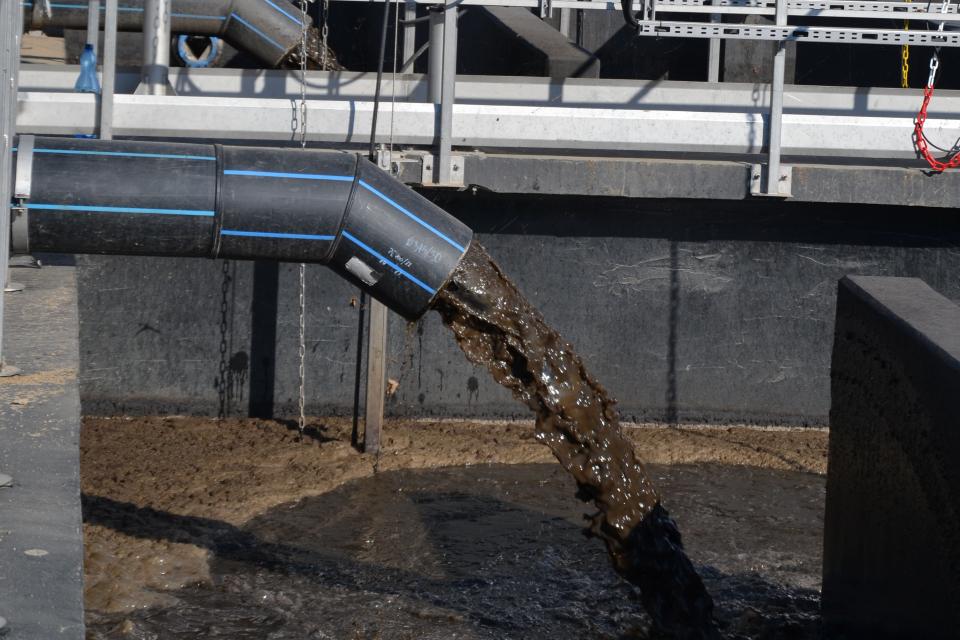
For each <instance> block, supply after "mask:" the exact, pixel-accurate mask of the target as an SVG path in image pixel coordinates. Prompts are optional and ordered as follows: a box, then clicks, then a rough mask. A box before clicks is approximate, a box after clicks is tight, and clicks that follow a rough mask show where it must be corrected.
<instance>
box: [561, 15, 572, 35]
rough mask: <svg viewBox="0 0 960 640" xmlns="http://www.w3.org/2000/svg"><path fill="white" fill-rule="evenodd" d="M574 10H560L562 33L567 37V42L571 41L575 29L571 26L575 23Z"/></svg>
mask: <svg viewBox="0 0 960 640" xmlns="http://www.w3.org/2000/svg"><path fill="white" fill-rule="evenodd" d="M572 18H573V9H560V33H562V34H563V35H565V36H566V37H567V40H569V39H570V35H571V32H572V31H573V29H572V28H571V25H572V23H573V19H572Z"/></svg>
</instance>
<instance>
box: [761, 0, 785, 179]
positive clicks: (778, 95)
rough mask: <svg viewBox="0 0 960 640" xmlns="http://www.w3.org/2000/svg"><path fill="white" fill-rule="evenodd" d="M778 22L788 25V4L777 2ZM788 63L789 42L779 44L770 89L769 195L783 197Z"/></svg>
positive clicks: (778, 0)
mask: <svg viewBox="0 0 960 640" xmlns="http://www.w3.org/2000/svg"><path fill="white" fill-rule="evenodd" d="M776 21H777V25H778V26H782V25H786V24H787V2H786V0H777V12H776ZM786 63H787V42H786V41H785V40H780V41H778V42H777V53H776V54H775V55H774V57H773V83H772V84H771V89H770V138H769V140H770V144H769V146H768V152H769V154H770V157H769V161H768V164H767V185H766V186H767V189H766V191H767V194H768V195H774V196H778V195H783V194H782V190H781V188H780V183H781V176H780V134H781V133H782V132H783V82H784V74H785V71H786Z"/></svg>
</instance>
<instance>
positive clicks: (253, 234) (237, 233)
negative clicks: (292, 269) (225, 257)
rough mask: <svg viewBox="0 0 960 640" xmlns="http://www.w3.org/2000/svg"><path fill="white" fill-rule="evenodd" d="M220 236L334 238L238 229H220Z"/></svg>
mask: <svg viewBox="0 0 960 640" xmlns="http://www.w3.org/2000/svg"><path fill="white" fill-rule="evenodd" d="M220 235H222V236H240V237H244V238H283V239H288V240H333V239H334V236H318V235H312V234H309V233H274V232H272V231H241V230H240V229H221V230H220Z"/></svg>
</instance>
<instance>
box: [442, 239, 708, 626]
mask: <svg viewBox="0 0 960 640" xmlns="http://www.w3.org/2000/svg"><path fill="white" fill-rule="evenodd" d="M434 308H435V309H436V310H437V311H439V313H440V315H441V316H442V317H443V321H444V323H445V324H446V325H447V326H448V327H450V329H451V330H452V331H453V333H454V335H455V336H456V339H457V342H458V344H459V345H460V348H461V349H462V350H463V352H464V353H465V354H466V355H467V358H469V359H470V361H472V362H474V363H476V364H479V365H483V366H485V367H486V368H487V369H488V370H489V371H490V373H491V374H492V375H493V378H494V379H495V380H496V381H497V382H498V383H499V384H501V385H503V386H504V387H506V388H508V389H510V391H512V392H513V394H514V396H516V397H517V399H519V400H521V401H522V402H523V403H524V404H526V405H527V406H528V407H530V409H532V410H533V411H534V413H536V416H537V421H536V425H537V426H536V437H537V439H538V440H539V441H540V442H542V443H543V444H545V445H547V446H548V447H550V449H551V451H553V454H554V455H555V456H556V457H557V460H559V461H560V464H561V465H563V467H564V468H565V469H566V470H567V471H568V472H569V473H570V474H571V475H572V476H573V477H574V479H575V480H576V482H577V487H578V491H577V496H578V497H579V498H580V499H582V500H584V501H593V503H594V505H596V507H597V512H596V513H595V514H593V515H591V516H588V517H587V519H588V520H589V521H590V525H589V527H588V529H587V532H588V534H589V535H592V536H596V537H598V538H600V539H601V540H603V542H604V544H605V545H606V547H607V552H608V553H609V555H610V559H611V561H612V562H613V566H614V568H615V569H616V570H617V572H618V573H620V575H622V576H623V577H624V578H626V579H627V580H629V581H630V582H632V583H633V584H635V585H637V586H638V587H640V591H641V598H642V601H643V604H644V607H645V608H646V609H647V611H648V612H649V614H650V616H651V618H652V619H653V623H654V631H655V632H656V633H658V634H660V635H665V636H667V637H672V638H684V639H687V638H690V639H693V638H717V637H719V635H718V633H717V631H716V628H715V626H714V623H713V601H712V600H711V598H710V596H709V595H708V594H707V591H706V589H705V588H704V586H703V582H702V581H701V580H700V577H699V576H698V575H697V573H696V571H695V570H694V568H693V565H692V564H691V562H690V560H689V559H688V558H687V556H686V554H685V553H684V551H683V544H682V542H681V538H680V532H679V530H678V529H677V526H676V524H675V523H674V521H673V520H672V519H671V518H670V515H669V514H668V513H667V511H666V509H664V508H663V507H662V506H661V505H660V497H659V495H658V494H657V490H656V489H655V488H654V486H653V484H652V483H651V482H650V479H649V478H648V477H647V472H646V470H645V469H644V467H643V464H641V462H640V461H639V460H637V457H636V455H635V454H634V451H633V447H632V446H631V445H630V443H629V442H628V441H627V439H626V438H624V436H623V434H622V433H621V430H620V423H619V419H618V416H617V412H616V409H615V408H614V401H613V400H612V399H611V398H610V397H609V396H608V395H607V392H606V390H605V389H604V388H603V387H602V386H601V385H600V383H598V382H597V381H596V380H595V379H594V378H593V377H592V376H591V375H590V374H589V373H588V372H587V370H586V368H585V367H584V366H583V362H581V360H580V358H579V357H578V356H577V354H576V353H575V352H574V350H573V347H571V346H570V344H569V343H567V342H566V341H565V340H564V339H563V338H562V337H561V336H560V334H558V333H557V332H556V331H554V330H553V329H551V328H550V326H549V325H547V323H546V322H545V321H544V319H543V316H541V315H540V313H539V312H538V311H537V310H536V309H535V308H534V307H533V306H532V305H531V304H530V303H529V302H527V300H526V299H524V297H523V296H522V295H521V294H520V292H519V290H518V289H517V288H516V286H515V285H514V284H513V283H512V282H511V281H510V280H509V279H508V278H507V277H506V275H504V273H503V272H502V271H501V270H500V268H499V267H498V266H497V264H496V263H495V262H494V261H493V259H491V258H490V256H489V255H488V254H487V252H486V251H485V250H484V249H483V247H481V246H480V245H479V244H478V243H476V242H474V243H473V244H472V245H471V247H470V249H469V250H468V251H467V253H466V255H465V256H464V257H463V259H462V260H461V261H460V264H459V266H458V267H457V269H456V271H455V272H454V275H453V277H452V278H451V280H450V282H449V284H448V285H447V286H446V287H445V288H444V289H443V290H442V291H441V292H440V294H439V295H438V298H437V301H436V303H435V305H434Z"/></svg>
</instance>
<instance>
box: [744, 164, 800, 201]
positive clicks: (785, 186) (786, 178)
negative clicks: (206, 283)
mask: <svg viewBox="0 0 960 640" xmlns="http://www.w3.org/2000/svg"><path fill="white" fill-rule="evenodd" d="M768 168H769V167H768V166H767V165H765V164H753V165H750V195H752V196H757V197H767V198H789V197H791V196H792V195H793V167H788V166H784V165H780V179H779V180H777V181H776V190H774V189H770V190H769V191H768V190H767V189H765V188H764V187H765V186H766V185H767V170H768Z"/></svg>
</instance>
